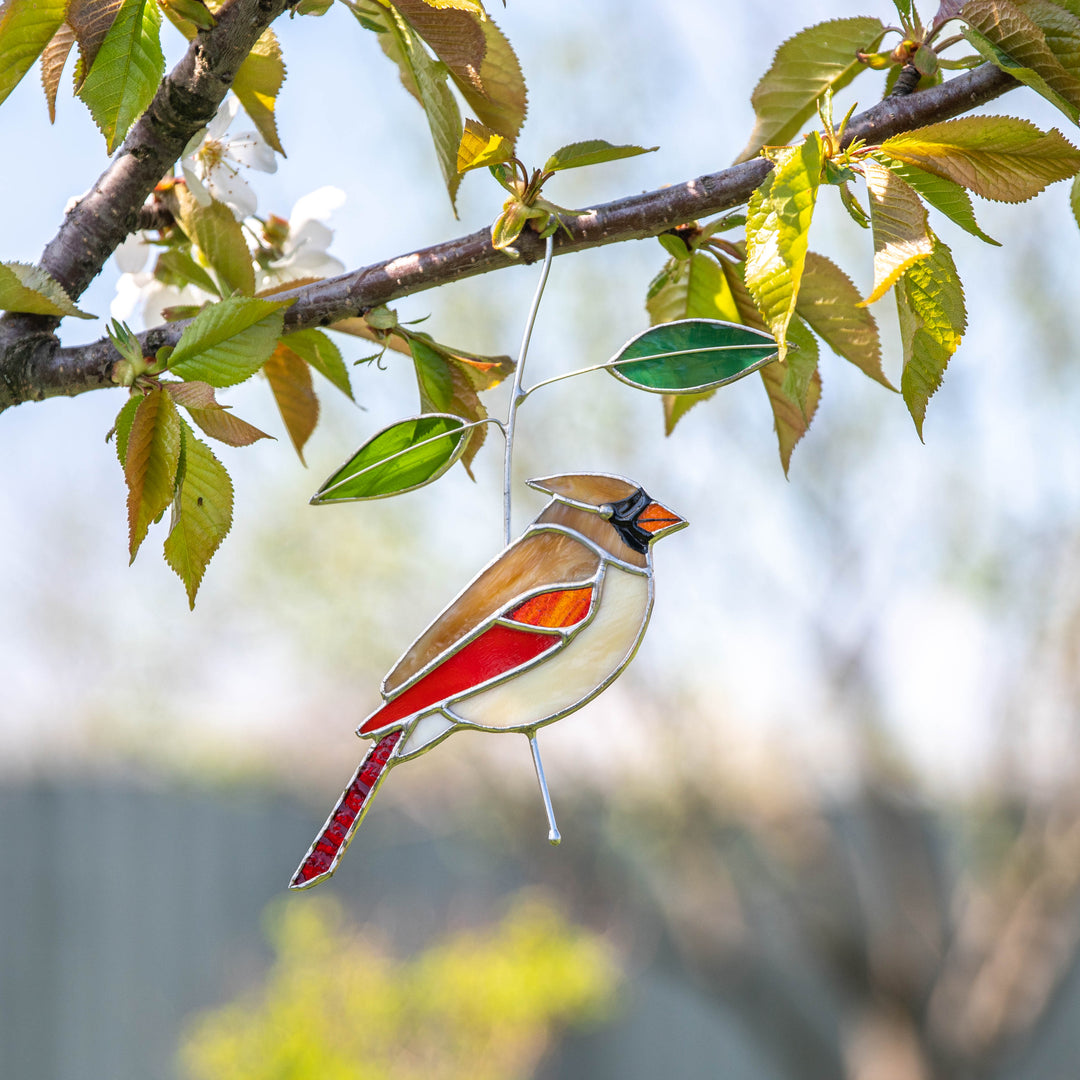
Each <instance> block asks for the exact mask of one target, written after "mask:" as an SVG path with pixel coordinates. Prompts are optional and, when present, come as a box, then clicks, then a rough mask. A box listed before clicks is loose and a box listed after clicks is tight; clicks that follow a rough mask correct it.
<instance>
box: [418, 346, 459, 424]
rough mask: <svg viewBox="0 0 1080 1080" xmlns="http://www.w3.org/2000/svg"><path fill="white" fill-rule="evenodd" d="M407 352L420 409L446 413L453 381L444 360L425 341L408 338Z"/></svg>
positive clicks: (452, 393) (452, 391) (452, 392)
mask: <svg viewBox="0 0 1080 1080" xmlns="http://www.w3.org/2000/svg"><path fill="white" fill-rule="evenodd" d="M408 341H409V351H410V352H411V353H412V358H413V365H414V366H415V368H416V382H417V385H418V386H419V387H420V408H422V409H423V410H424V411H425V412H429V411H430V412H446V411H447V410H448V409H449V406H450V400H451V398H452V397H453V396H454V385H453V379H452V378H451V377H450V366H449V365H448V364H447V362H446V359H445V358H444V357H442V356H440V355H439V353H438V352H437V351H436V350H435V349H433V348H432V347H431V346H430V345H429V344H428V343H427V342H426V341H424V340H422V339H421V338H419V337H413V336H410V337H409V339H408Z"/></svg>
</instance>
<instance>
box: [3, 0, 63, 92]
mask: <svg viewBox="0 0 1080 1080" xmlns="http://www.w3.org/2000/svg"><path fill="white" fill-rule="evenodd" d="M66 8H67V4H66V3H65V2H64V0H5V3H3V4H2V5H0V101H3V100H4V98H6V97H7V96H8V94H10V93H11V91H12V90H14V89H15V87H16V86H17V85H18V82H19V80H20V79H21V78H22V77H23V76H24V75H25V74H26V73H27V72H28V71H29V70H30V68H31V67H32V66H33V63H34V61H35V60H36V59H37V58H38V56H39V55H40V54H41V52H42V50H43V49H44V48H45V46H46V45H48V44H49V42H50V40H52V36H53V34H55V33H56V31H57V30H58V29H59V27H60V24H61V23H62V22H63V21H64V11H65V10H66Z"/></svg>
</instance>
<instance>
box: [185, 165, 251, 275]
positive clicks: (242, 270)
mask: <svg viewBox="0 0 1080 1080" xmlns="http://www.w3.org/2000/svg"><path fill="white" fill-rule="evenodd" d="M174 193H175V196H176V201H177V206H178V217H179V219H180V227H181V228H182V229H183V230H184V232H185V233H187V235H188V238H189V239H190V240H192V241H194V243H195V244H196V245H197V246H198V248H199V250H200V251H201V252H202V253H203V255H204V256H205V258H206V261H207V262H208V263H209V264H210V266H211V268H212V269H213V270H214V272H215V273H216V274H217V276H218V278H219V280H220V281H221V284H222V285H223V286H224V288H223V289H222V290H221V292H222V293H223V295H225V296H228V295H229V294H230V293H234V292H236V293H240V294H242V295H244V296H250V295H251V294H252V293H253V292H254V291H255V268H254V265H253V263H252V260H251V252H250V250H249V249H248V246H247V240H246V239H245V237H244V227H243V226H242V225H241V224H240V222H239V221H237V220H236V217H235V215H234V214H233V212H232V210H231V209H230V208H229V207H228V206H226V205H225V204H224V203H223V202H218V201H217V200H216V199H215V200H212V201H211V202H210V205H209V206H202V205H200V203H199V201H198V200H197V199H196V198H195V197H194V196H193V195H192V194H191V192H190V191H188V189H187V187H186V186H185V185H182V184H177V185H176V188H175V189H174Z"/></svg>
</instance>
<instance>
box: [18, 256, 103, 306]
mask: <svg viewBox="0 0 1080 1080" xmlns="http://www.w3.org/2000/svg"><path fill="white" fill-rule="evenodd" d="M0 311H22V312H26V313H27V314H30V315H56V316H61V317H62V316H64V315H74V316H75V318H77V319H95V318H97V316H96V315H88V314H87V313H86V312H85V311H80V310H79V309H78V308H77V307H76V306H75V305H74V304H73V303H72V302H71V297H70V296H68V294H67V292H66V291H65V290H64V288H63V286H62V285H61V284H60V283H59V282H58V281H56V279H55V278H53V277H52V276H50V275H49V273H48V272H47V271H45V270H42V269H41V267H40V266H28V265H27V264H26V263H0Z"/></svg>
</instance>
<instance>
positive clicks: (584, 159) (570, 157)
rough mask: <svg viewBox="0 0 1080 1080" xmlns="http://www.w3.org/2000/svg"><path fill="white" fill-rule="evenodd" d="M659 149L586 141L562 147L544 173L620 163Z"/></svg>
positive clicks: (600, 140)
mask: <svg viewBox="0 0 1080 1080" xmlns="http://www.w3.org/2000/svg"><path fill="white" fill-rule="evenodd" d="M659 149H660V147H658V146H615V145H613V144H612V143H609V142H606V141H605V140H604V139H586V140H585V141H584V142H576V143H570V144H569V146H562V147H560V148H559V149H558V150H556V151H555V153H554V154H552V155H551V157H549V158H548V159H547V163H546V164H545V165H544V172H559V171H560V170H561V169H580V168H582V167H583V166H585V165H599V164H601V163H602V162H604V161H618V160H619V158H628V157H637V156H638V154H651V153H652V152H653V151H654V150H659Z"/></svg>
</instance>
